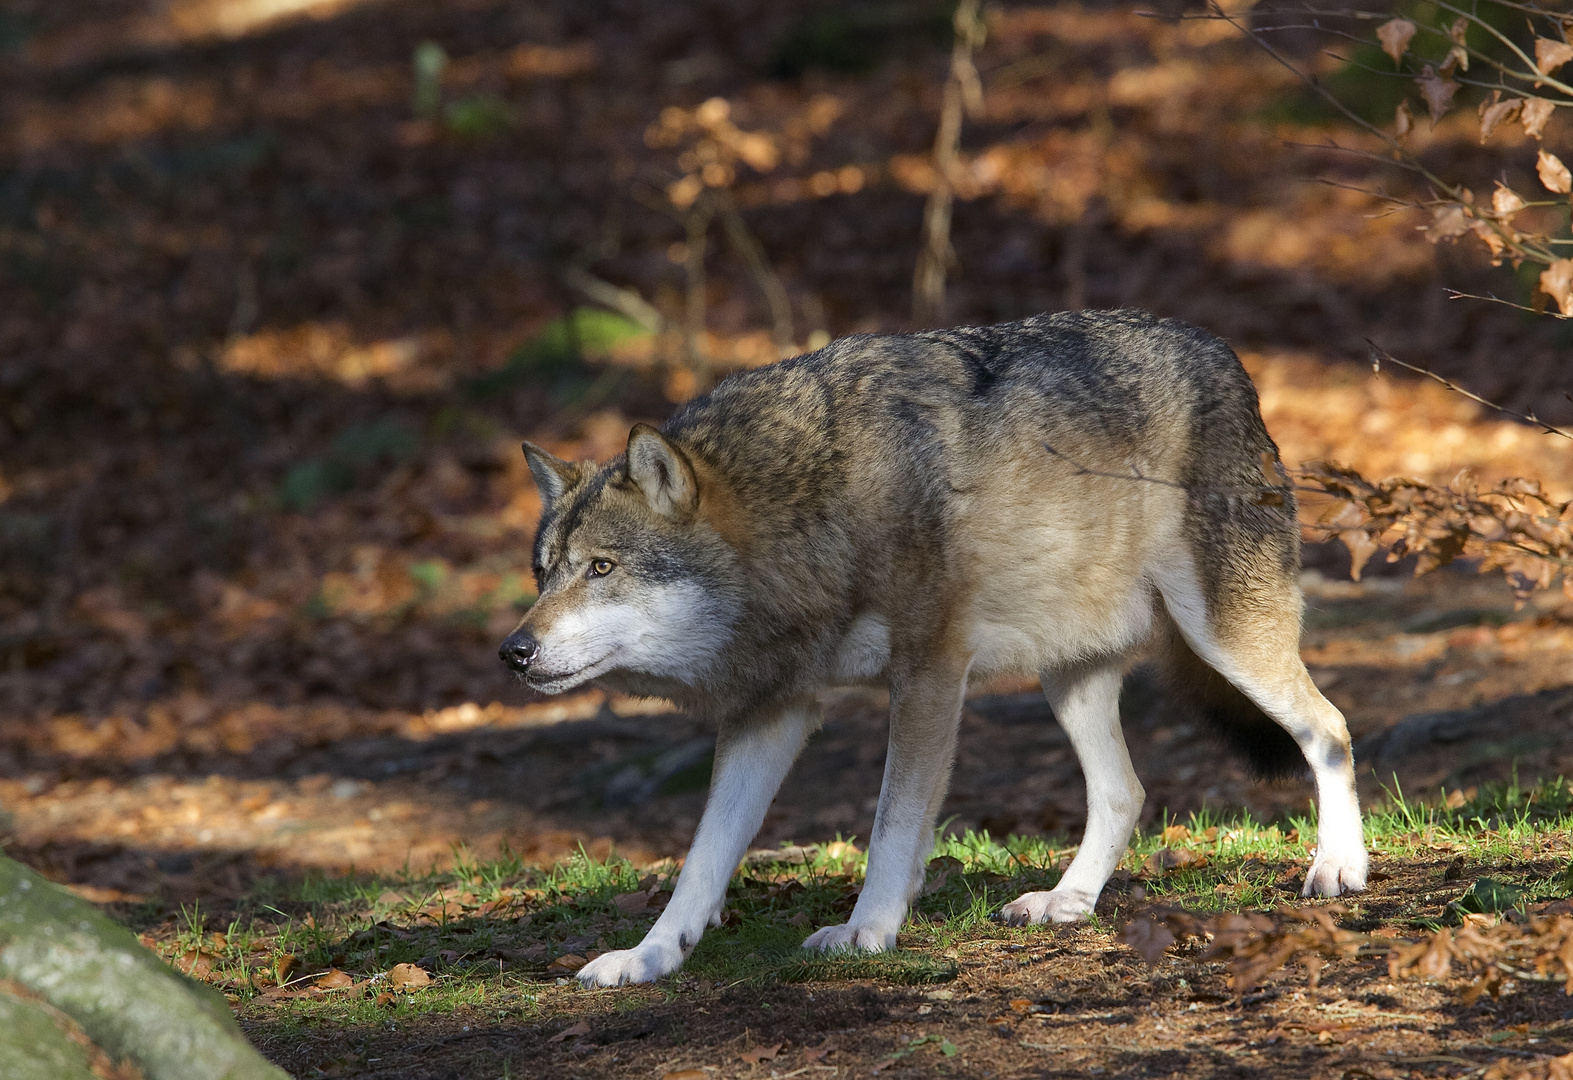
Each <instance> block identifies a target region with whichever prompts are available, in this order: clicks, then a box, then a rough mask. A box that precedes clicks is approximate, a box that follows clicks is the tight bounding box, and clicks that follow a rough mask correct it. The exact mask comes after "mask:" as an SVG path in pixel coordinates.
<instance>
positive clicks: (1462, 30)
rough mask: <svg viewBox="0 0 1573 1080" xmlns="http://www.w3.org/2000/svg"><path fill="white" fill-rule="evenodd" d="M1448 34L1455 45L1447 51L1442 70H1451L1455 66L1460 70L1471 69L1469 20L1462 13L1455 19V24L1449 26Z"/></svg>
mask: <svg viewBox="0 0 1573 1080" xmlns="http://www.w3.org/2000/svg"><path fill="white" fill-rule="evenodd" d="M1447 36H1448V38H1449V40H1451V41H1452V42H1453V47H1452V48H1451V49H1449V50H1448V51H1447V59H1446V60H1444V61H1443V62H1442V70H1443V71H1445V72H1451V71H1452V70H1453V69H1454V68H1457V69H1458V70H1459V71H1468V70H1469V44H1468V42H1467V41H1466V38H1467V37H1468V36H1469V20H1468V19H1467V18H1465V17H1464V16H1462V15H1460V16H1459V17H1458V18H1457V19H1454V20H1453V25H1452V26H1450V27H1448V31H1447Z"/></svg>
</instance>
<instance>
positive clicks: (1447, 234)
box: [1425, 203, 1470, 244]
mask: <svg viewBox="0 0 1573 1080" xmlns="http://www.w3.org/2000/svg"><path fill="white" fill-rule="evenodd" d="M1469 220H1470V219H1469V216H1468V215H1467V214H1465V213H1464V208H1463V207H1462V206H1459V205H1458V204H1457V203H1448V204H1447V205H1446V206H1438V207H1434V208H1433V209H1432V211H1431V224H1430V225H1427V226H1426V229H1425V234H1426V239H1427V240H1429V241H1430V242H1431V243H1433V244H1436V243H1440V242H1441V241H1443V240H1456V239H1458V238H1459V237H1460V236H1463V235H1464V234H1465V233H1467V232H1469V227H1470V226H1469Z"/></svg>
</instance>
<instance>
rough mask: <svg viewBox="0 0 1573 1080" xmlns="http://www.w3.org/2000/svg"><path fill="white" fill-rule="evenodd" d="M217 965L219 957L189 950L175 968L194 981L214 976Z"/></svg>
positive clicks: (197, 950) (176, 962) (201, 950)
mask: <svg viewBox="0 0 1573 1080" xmlns="http://www.w3.org/2000/svg"><path fill="white" fill-rule="evenodd" d="M217 963H218V957H216V956H214V955H213V954H212V953H210V952H207V951H206V950H203V949H187V950H186V951H185V952H183V953H181V954H180V958H179V959H178V960H176V961H175V967H177V968H179V969H180V970H181V971H182V972H184V973H185V974H187V975H190V976H191V977H192V978H193V979H205V978H207V977H208V976H209V975H211V974H213V965H215V964H217ZM280 981H282V980H280Z"/></svg>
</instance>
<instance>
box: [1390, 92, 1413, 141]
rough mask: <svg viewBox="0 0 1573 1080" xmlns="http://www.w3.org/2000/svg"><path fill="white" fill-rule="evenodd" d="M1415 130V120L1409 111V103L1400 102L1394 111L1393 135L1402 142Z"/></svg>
mask: <svg viewBox="0 0 1573 1080" xmlns="http://www.w3.org/2000/svg"><path fill="white" fill-rule="evenodd" d="M1414 128H1415V118H1414V116H1413V115H1412V114H1411V113H1410V111H1409V102H1407V101H1400V102H1399V103H1398V108H1396V109H1394V110H1393V135H1394V137H1395V138H1397V139H1400V140H1402V139H1403V138H1404V137H1405V136H1406V135H1408V134H1409V133H1410V132H1411V131H1413V130H1414Z"/></svg>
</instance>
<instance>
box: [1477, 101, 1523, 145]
mask: <svg viewBox="0 0 1573 1080" xmlns="http://www.w3.org/2000/svg"><path fill="white" fill-rule="evenodd" d="M1501 92H1502V91H1500V90H1493V91H1492V92H1491V94H1492V97H1493V98H1495V97H1496V96H1497V95H1499V94H1500V93H1501ZM1523 107H1524V99H1523V98H1508V99H1507V100H1506V101H1495V100H1493V101H1490V102H1482V103H1481V106H1480V141H1481V142H1482V143H1484V142H1485V141H1486V140H1487V139H1489V138H1490V137H1491V133H1492V132H1493V131H1495V130H1496V129H1497V128H1499V127H1501V126H1502V125H1503V124H1505V123H1507V122H1508V121H1509V120H1512V119H1513V118H1514V117H1516V116H1517V115H1518V114H1519V112H1520V110H1522V109H1523Z"/></svg>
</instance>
